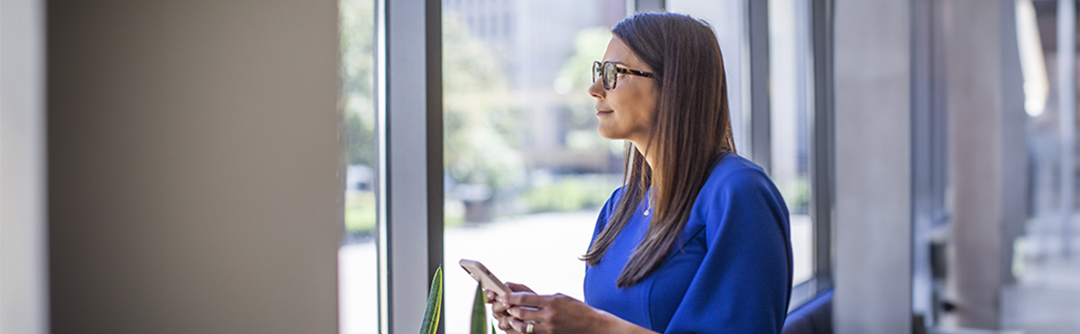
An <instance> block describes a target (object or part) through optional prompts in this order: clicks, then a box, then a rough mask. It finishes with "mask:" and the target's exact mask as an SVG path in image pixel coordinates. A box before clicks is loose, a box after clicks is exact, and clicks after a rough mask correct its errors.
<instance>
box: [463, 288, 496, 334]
mask: <svg viewBox="0 0 1080 334" xmlns="http://www.w3.org/2000/svg"><path fill="white" fill-rule="evenodd" d="M485 304H487V297H485V296H484V289H481V288H480V284H479V283H477V284H476V294H475V297H474V298H473V311H472V326H471V327H470V328H471V330H470V331H469V332H470V333H472V334H486V333H485V331H487V324H488V321H487V307H486V306H484V305H485ZM491 333H492V334H494V333H495V332H494V331H492V332H491Z"/></svg>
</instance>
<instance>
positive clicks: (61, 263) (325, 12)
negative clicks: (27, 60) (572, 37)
mask: <svg viewBox="0 0 1080 334" xmlns="http://www.w3.org/2000/svg"><path fill="white" fill-rule="evenodd" d="M5 3H6V2H5ZM337 8H338V3H337V2H336V1H304V0H238V1H214V0H190V1H116V0H103V1H93V2H87V1H80V0H56V1H49V3H48V14H47V15H48V16H47V22H48V30H47V31H48V65H47V66H48V159H49V160H48V173H49V174H48V187H49V188H48V190H49V195H48V196H49V197H48V199H49V265H50V268H49V269H50V273H51V282H50V288H51V291H50V292H51V296H52V298H51V306H52V316H51V321H52V322H51V325H52V332H54V333H57V334H62V333H334V332H336V331H337V328H338V321H337V318H338V317H337V314H338V313H337V305H338V300H337V299H338V298H337V286H338V284H337V265H338V261H337V254H338V248H339V243H340V241H341V230H342V227H341V226H342V225H341V220H342V199H341V196H342V185H343V184H344V183H343V181H342V179H341V177H339V175H341V173H340V171H341V170H342V167H343V166H342V162H341V153H340V152H341V151H340V146H339V142H338V132H339V125H340V120H341V117H342V116H341V113H340V112H339V111H338V105H337V104H338V94H339V87H338V86H339V81H340V79H339V72H338V64H339V62H338V50H339V47H338V46H339V43H340V41H339V39H338V10H337ZM5 9H6V8H5ZM5 14H6V12H5ZM5 43H6V39H5ZM6 51H7V49H6V45H5V52H6ZM4 61H7V58H5V59H4ZM5 112H6V110H5ZM372 269H374V268H372ZM5 283H6V281H5ZM20 333H21V332H20Z"/></svg>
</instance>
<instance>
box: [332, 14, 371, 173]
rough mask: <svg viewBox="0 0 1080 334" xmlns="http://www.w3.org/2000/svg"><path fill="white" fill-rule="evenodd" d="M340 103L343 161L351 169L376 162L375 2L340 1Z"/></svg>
mask: <svg viewBox="0 0 1080 334" xmlns="http://www.w3.org/2000/svg"><path fill="white" fill-rule="evenodd" d="M340 13H341V72H342V78H341V80H342V82H341V89H342V94H341V101H339V105H340V106H341V108H343V111H344V126H343V129H342V130H343V131H344V133H345V147H346V149H345V157H346V160H347V161H348V163H349V164H350V165H356V164H364V165H368V166H374V160H375V98H374V87H375V62H374V56H375V52H374V50H375V2H374V1H373V0H342V1H341V11H340Z"/></svg>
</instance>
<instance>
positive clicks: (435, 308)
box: [420, 266, 443, 334]
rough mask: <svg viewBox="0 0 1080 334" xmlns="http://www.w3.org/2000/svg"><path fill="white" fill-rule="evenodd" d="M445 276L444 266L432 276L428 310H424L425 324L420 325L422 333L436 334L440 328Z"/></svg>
mask: <svg viewBox="0 0 1080 334" xmlns="http://www.w3.org/2000/svg"><path fill="white" fill-rule="evenodd" d="M442 297H443V277H442V266H439V268H438V269H435V276H433V277H432V278H431V289H430V290H428V297H427V301H428V302H427V311H424V324H423V325H422V326H420V334H435V331H437V330H439V313H440V311H442Z"/></svg>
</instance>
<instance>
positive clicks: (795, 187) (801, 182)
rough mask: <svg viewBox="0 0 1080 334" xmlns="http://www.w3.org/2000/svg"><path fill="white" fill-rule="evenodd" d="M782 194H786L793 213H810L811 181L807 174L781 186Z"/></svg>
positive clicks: (789, 209)
mask: <svg viewBox="0 0 1080 334" xmlns="http://www.w3.org/2000/svg"><path fill="white" fill-rule="evenodd" d="M780 195H781V196H784V201H785V202H787V206H788V212H790V213H791V214H802V215H805V214H809V213H810V181H809V180H807V179H806V177H805V176H799V177H797V178H796V179H795V181H794V182H792V183H790V184H787V185H786V186H785V187H782V188H780Z"/></svg>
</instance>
